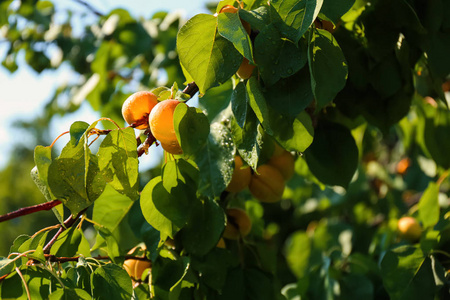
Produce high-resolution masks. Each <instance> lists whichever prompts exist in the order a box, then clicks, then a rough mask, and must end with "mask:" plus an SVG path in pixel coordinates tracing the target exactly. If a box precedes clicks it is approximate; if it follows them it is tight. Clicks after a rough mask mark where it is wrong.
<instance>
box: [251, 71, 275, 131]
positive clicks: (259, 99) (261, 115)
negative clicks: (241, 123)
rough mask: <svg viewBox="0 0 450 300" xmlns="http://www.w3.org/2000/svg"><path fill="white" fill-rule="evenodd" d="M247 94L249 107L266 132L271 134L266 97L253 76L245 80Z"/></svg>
mask: <svg viewBox="0 0 450 300" xmlns="http://www.w3.org/2000/svg"><path fill="white" fill-rule="evenodd" d="M247 95H248V102H249V104H250V107H251V108H252V110H253V111H254V112H255V114H256V117H257V118H258V120H259V122H261V124H262V126H263V127H264V130H265V131H266V132H267V133H268V134H270V135H271V134H272V129H271V127H270V126H271V125H270V124H271V123H270V122H269V108H268V107H267V102H266V99H265V98H264V95H263V93H262V91H261V86H260V84H259V82H258V80H257V79H256V78H255V77H250V79H249V80H248V81H247Z"/></svg>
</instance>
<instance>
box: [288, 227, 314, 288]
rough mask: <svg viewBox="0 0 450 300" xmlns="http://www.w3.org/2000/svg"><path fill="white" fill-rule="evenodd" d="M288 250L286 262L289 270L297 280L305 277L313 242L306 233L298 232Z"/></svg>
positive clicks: (293, 235)
mask: <svg viewBox="0 0 450 300" xmlns="http://www.w3.org/2000/svg"><path fill="white" fill-rule="evenodd" d="M286 248H287V249H286V250H287V252H286V260H287V262H288V264H289V268H290V269H291V270H292V272H293V273H294V274H295V276H297V278H299V279H300V278H303V277H305V276H306V275H307V271H308V266H309V257H310V255H311V242H310V240H309V237H308V235H307V234H306V232H303V231H298V232H295V233H294V234H292V236H291V237H290V238H289V240H288V243H287V247H286Z"/></svg>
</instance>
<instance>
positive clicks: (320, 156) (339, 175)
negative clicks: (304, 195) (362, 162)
mask: <svg viewBox="0 0 450 300" xmlns="http://www.w3.org/2000/svg"><path fill="white" fill-rule="evenodd" d="M305 160H306V162H307V164H308V167H309V169H310V170H311V172H312V173H313V174H314V176H316V177H317V179H319V180H320V181H321V182H323V183H325V184H329V185H339V186H342V187H344V188H346V187H347V186H348V184H349V183H350V181H351V179H352V177H353V174H354V173H355V171H356V168H357V166H358V148H357V147H356V143H355V140H354V139H353V136H352V134H351V132H350V130H348V129H347V128H346V127H344V126H342V125H339V124H336V123H327V124H322V125H321V126H318V127H317V128H316V131H315V133H314V141H313V143H312V144H311V146H310V147H309V148H308V150H306V151H305Z"/></svg>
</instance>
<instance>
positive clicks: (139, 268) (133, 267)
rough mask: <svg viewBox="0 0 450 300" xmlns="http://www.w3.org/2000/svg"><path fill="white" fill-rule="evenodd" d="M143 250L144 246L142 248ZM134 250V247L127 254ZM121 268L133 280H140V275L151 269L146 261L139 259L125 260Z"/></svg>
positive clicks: (150, 265)
mask: <svg viewBox="0 0 450 300" xmlns="http://www.w3.org/2000/svg"><path fill="white" fill-rule="evenodd" d="M142 248H143V249H144V250H145V246H144V247H142ZM135 250H136V247H134V248H133V249H131V250H130V251H129V252H128V254H132V253H133V252H134V251H135ZM123 267H124V269H125V271H127V273H128V275H129V276H130V277H131V278H132V279H133V280H141V278H142V274H143V273H144V271H145V270H147V269H150V268H151V267H152V264H151V262H150V261H148V260H141V259H132V258H131V259H127V260H125V262H124V263H123Z"/></svg>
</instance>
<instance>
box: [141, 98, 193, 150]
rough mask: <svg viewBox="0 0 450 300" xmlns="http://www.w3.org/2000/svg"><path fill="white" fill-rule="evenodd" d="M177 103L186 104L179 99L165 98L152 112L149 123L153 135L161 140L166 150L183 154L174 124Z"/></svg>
mask: <svg viewBox="0 0 450 300" xmlns="http://www.w3.org/2000/svg"><path fill="white" fill-rule="evenodd" d="M177 105H186V104H184V103H181V102H179V101H178V100H173V99H169V100H164V101H161V102H159V103H158V104H157V105H155V107H154V108H153V110H152V111H151V113H150V116H149V124H150V130H151V131H152V134H153V136H154V137H155V138H156V139H157V140H158V141H160V143H161V146H162V147H163V149H164V150H166V151H167V152H169V153H172V154H181V153H182V152H183V151H182V150H181V147H180V143H179V142H178V139H177V135H176V134H175V128H174V125H173V112H174V111H175V108H176V107H177Z"/></svg>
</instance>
